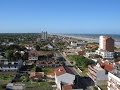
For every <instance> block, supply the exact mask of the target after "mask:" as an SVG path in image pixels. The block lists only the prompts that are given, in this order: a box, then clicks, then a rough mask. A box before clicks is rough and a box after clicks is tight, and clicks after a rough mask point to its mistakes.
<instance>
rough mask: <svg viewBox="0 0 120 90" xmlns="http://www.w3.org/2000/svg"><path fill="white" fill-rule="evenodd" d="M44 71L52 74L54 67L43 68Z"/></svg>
mask: <svg viewBox="0 0 120 90" xmlns="http://www.w3.org/2000/svg"><path fill="white" fill-rule="evenodd" d="M42 71H43V72H44V73H45V74H50V73H52V72H53V68H42Z"/></svg>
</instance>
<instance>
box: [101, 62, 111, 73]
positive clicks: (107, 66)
mask: <svg viewBox="0 0 120 90" xmlns="http://www.w3.org/2000/svg"><path fill="white" fill-rule="evenodd" d="M101 67H102V68H103V69H105V70H106V71H108V72H110V71H112V70H113V64H110V63H101Z"/></svg>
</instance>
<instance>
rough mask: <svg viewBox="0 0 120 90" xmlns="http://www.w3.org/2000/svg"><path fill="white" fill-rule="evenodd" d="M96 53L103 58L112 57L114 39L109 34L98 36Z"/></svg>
mask: <svg viewBox="0 0 120 90" xmlns="http://www.w3.org/2000/svg"><path fill="white" fill-rule="evenodd" d="M96 53H97V54H98V55H100V56H102V58H104V59H113V58H114V39H112V38H111V37H109V36H100V37H99V48H98V50H96Z"/></svg>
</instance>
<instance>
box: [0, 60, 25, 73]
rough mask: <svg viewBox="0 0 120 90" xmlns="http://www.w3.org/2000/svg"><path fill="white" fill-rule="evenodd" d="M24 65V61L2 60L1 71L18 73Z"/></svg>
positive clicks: (0, 63)
mask: <svg viewBox="0 0 120 90" xmlns="http://www.w3.org/2000/svg"><path fill="white" fill-rule="evenodd" d="M22 65H23V61H22V60H17V61H9V60H0V71H17V70H18V69H19V68H20V67H21V66H22Z"/></svg>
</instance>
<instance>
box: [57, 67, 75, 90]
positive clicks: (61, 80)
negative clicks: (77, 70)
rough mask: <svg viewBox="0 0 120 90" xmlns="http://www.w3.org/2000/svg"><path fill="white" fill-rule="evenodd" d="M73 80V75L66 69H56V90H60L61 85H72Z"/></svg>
mask: <svg viewBox="0 0 120 90" xmlns="http://www.w3.org/2000/svg"><path fill="white" fill-rule="evenodd" d="M74 80H75V75H74V73H73V72H72V71H71V70H70V68H68V67H64V66H61V67H58V68H57V69H56V70H55V82H56V85H57V90H62V85H65V84H67V85H72V84H73V82H74Z"/></svg>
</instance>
